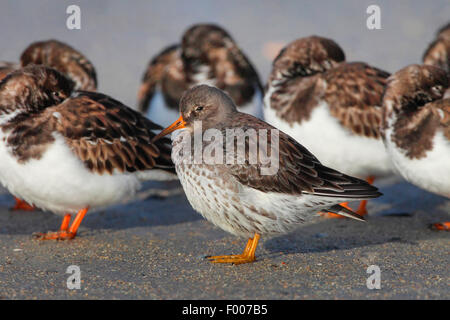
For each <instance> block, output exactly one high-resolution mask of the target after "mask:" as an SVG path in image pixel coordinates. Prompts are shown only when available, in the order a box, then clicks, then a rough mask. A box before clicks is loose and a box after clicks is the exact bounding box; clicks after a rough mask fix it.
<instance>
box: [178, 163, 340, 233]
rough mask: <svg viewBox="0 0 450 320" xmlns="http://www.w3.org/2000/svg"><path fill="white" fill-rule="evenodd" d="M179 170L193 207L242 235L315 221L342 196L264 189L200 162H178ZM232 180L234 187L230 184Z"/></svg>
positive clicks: (283, 230)
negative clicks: (223, 177) (197, 163)
mask: <svg viewBox="0 0 450 320" xmlns="http://www.w3.org/2000/svg"><path fill="white" fill-rule="evenodd" d="M177 173H178V176H179V178H180V181H181V184H182V186H183V189H184V191H185V193H186V196H187V198H188V200H189V203H190V204H191V205H192V207H193V208H194V209H195V210H196V211H198V212H199V213H200V214H201V215H202V216H203V217H204V218H205V219H207V220H208V221H210V222H212V223H213V224H215V225H216V226H218V227H220V228H221V229H223V230H225V231H227V232H229V233H232V234H234V235H237V236H242V237H253V235H254V234H255V233H258V234H261V235H276V234H282V233H287V232H290V231H291V230H293V229H295V228H296V227H298V225H300V224H305V223H310V222H312V221H314V220H315V219H316V218H317V217H318V215H317V212H319V211H321V210H325V209H327V208H329V207H331V206H332V205H334V204H337V203H340V202H342V201H343V199H336V198H322V197H318V196H312V195H306V194H303V195H301V196H294V195H287V194H282V193H274V192H268V193H265V192H262V191H259V190H256V189H253V188H250V187H246V186H244V185H242V184H240V183H238V182H237V181H233V180H234V178H230V177H227V179H222V178H221V175H223V173H221V172H218V171H214V170H213V171H211V170H209V169H208V170H207V169H205V168H202V166H198V165H192V166H189V165H178V166H177ZM230 183H232V186H231V187H230Z"/></svg>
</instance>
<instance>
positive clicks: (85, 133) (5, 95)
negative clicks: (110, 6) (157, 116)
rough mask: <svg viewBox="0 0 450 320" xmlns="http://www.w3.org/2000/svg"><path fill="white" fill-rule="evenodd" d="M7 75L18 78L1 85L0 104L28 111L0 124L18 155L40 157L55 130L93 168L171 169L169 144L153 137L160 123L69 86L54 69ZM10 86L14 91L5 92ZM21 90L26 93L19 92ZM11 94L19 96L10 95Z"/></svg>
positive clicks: (99, 170)
mask: <svg viewBox="0 0 450 320" xmlns="http://www.w3.org/2000/svg"><path fill="white" fill-rule="evenodd" d="M9 77H10V78H17V79H15V81H4V82H3V83H2V84H1V85H0V110H3V111H4V112H6V111H7V110H10V108H11V107H13V108H14V106H13V104H14V102H16V103H19V104H21V105H23V106H24V108H26V110H27V111H28V112H27V113H21V114H19V115H18V116H16V117H14V118H13V119H11V120H10V121H8V122H7V123H5V124H4V125H2V130H3V131H4V132H8V139H7V145H8V146H9V147H11V148H12V150H13V154H14V155H15V156H16V157H17V159H18V161H20V162H27V161H29V160H30V159H40V158H41V157H42V155H43V153H44V152H45V151H46V150H47V148H48V147H49V145H50V144H51V143H52V142H54V141H55V137H54V135H55V134H60V135H61V136H62V137H64V139H65V141H66V143H67V145H68V146H69V147H70V149H71V150H72V151H73V152H74V154H75V155H76V156H77V157H78V158H79V159H80V160H81V161H83V163H84V164H85V166H86V167H87V168H89V169H90V170H91V171H92V172H95V173H98V174H103V173H109V174H112V173H113V171H114V170H117V172H135V171H144V170H149V169H153V168H160V169H163V170H168V171H171V172H173V165H172V163H171V160H170V145H169V144H168V143H167V141H160V142H158V143H152V142H151V139H152V138H153V137H154V136H155V134H154V133H153V131H152V130H157V129H161V127H160V126H158V125H157V124H155V123H153V122H151V121H150V120H148V119H146V118H145V117H143V116H141V115H140V114H139V113H138V112H136V111H134V110H132V109H130V108H128V107H126V106H125V105H123V104H122V103H120V102H119V101H117V100H114V99H112V98H110V97H108V96H106V95H103V94H100V93H95V92H88V91H75V92H73V91H72V89H73V86H74V84H73V83H72V82H71V81H70V80H68V79H67V78H65V77H64V76H62V75H61V74H60V73H58V72H57V71H56V70H53V69H49V68H44V67H38V66H32V67H26V68H24V69H22V70H19V71H16V72H13V73H12V74H10V75H9ZM7 80H8V79H7ZM17 84H19V86H17ZM10 87H13V88H15V90H16V91H15V92H9V91H10V89H9V88H10ZM30 87H31V88H32V90H29V88H30ZM20 90H24V92H29V96H26V95H24V94H22V95H20V94H19V92H20ZM13 96H14V97H16V96H18V97H19V98H20V99H21V100H20V101H19V100H17V99H16V100H10V99H9V98H10V97H13ZM41 101H42V103H41ZM16 108H21V107H20V106H16ZM27 108H28V109H27Z"/></svg>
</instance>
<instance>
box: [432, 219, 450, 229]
mask: <svg viewBox="0 0 450 320" xmlns="http://www.w3.org/2000/svg"><path fill="white" fill-rule="evenodd" d="M431 228H433V229H435V230H439V231H450V221H446V222H440V223H433V224H432V225H431Z"/></svg>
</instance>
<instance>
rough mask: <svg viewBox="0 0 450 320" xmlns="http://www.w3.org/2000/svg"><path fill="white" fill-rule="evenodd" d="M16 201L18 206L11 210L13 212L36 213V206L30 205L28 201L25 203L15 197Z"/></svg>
mask: <svg viewBox="0 0 450 320" xmlns="http://www.w3.org/2000/svg"><path fill="white" fill-rule="evenodd" d="M14 199H15V200H16V204H15V205H14V207H12V208H11V210H13V211H18V210H22V211H34V210H36V208H35V206H32V205H30V204H28V203H27V202H26V201H23V200H21V199H19V198H16V197H14Z"/></svg>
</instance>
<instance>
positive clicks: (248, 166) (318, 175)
mask: <svg viewBox="0 0 450 320" xmlns="http://www.w3.org/2000/svg"><path fill="white" fill-rule="evenodd" d="M238 117H239V119H235V121H234V122H235V123H239V128H240V129H242V130H243V132H244V133H245V132H247V134H248V133H249V131H247V130H248V129H254V130H256V132H259V133H260V134H259V135H257V136H256V139H255V138H254V137H255V136H253V137H249V138H246V139H243V141H245V159H242V158H239V153H238V152H235V155H234V156H235V158H234V159H235V161H234V163H232V164H228V165H226V168H227V170H229V173H231V175H233V176H234V177H235V178H236V179H237V180H238V181H239V182H240V183H242V184H243V185H246V186H248V187H251V188H254V189H257V190H260V191H263V192H275V193H286V194H292V195H301V194H305V193H307V194H312V195H319V196H325V197H335V198H344V199H366V198H375V197H378V196H380V195H381V194H380V193H379V192H378V191H377V188H375V187H373V186H371V185H370V184H368V183H367V182H365V181H363V180H360V179H357V178H354V177H351V176H348V175H345V174H343V173H340V172H338V171H336V170H333V169H330V168H327V167H325V166H324V165H322V164H321V163H320V162H319V160H317V159H316V157H314V155H312V154H311V153H310V152H309V151H308V150H307V149H306V148H305V147H303V146H302V145H300V144H299V143H298V142H297V141H295V140H294V139H293V138H291V137H289V136H288V135H286V134H285V133H283V132H281V131H278V130H277V129H275V128H273V127H271V126H269V125H268V124H266V123H265V122H263V121H261V120H259V119H256V118H254V117H251V116H250V115H246V114H239V116H238ZM260 129H270V130H271V132H267V139H265V138H264V136H265V133H263V132H261V131H259V130H260ZM273 130H275V131H273ZM272 134H278V143H277V141H276V138H275V139H273V138H274V137H275V136H274V137H272ZM258 136H259V137H258ZM261 138H262V139H263V140H266V141H267V147H266V148H265V147H264V146H263V145H264V144H262V145H261V144H260V143H261V141H262V140H261ZM227 139H230V136H229V135H227ZM231 139H234V138H231ZM235 140H236V142H235V143H236V144H238V142H237V141H238V139H235ZM258 142H259V146H260V149H258V152H261V151H260V150H262V151H263V153H265V154H266V155H269V158H270V156H271V152H269V150H274V156H275V158H273V159H274V160H275V161H276V162H273V163H274V164H278V170H276V171H273V170H272V171H271V170H267V171H266V172H265V173H263V171H262V168H263V167H265V168H268V167H269V166H268V165H265V164H264V160H263V159H264V158H265V157H261V156H259V157H257V158H253V160H252V159H251V153H252V151H251V150H252V148H251V146H250V143H258ZM277 158H278V159H277ZM239 159H240V163H237V161H238V160H239ZM254 159H258V161H257V162H256V163H255V161H254ZM267 162H269V161H267ZM272 167H275V166H272ZM266 173H270V174H266Z"/></svg>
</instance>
